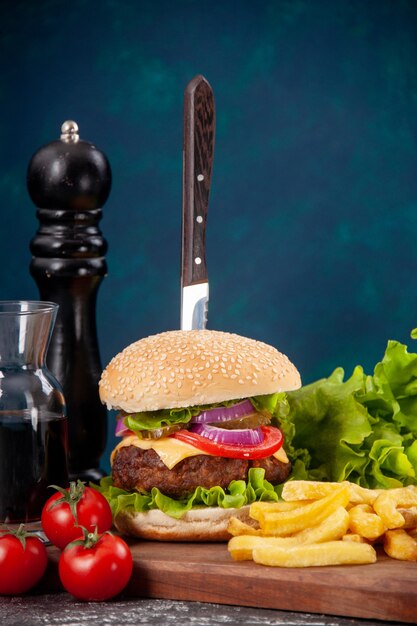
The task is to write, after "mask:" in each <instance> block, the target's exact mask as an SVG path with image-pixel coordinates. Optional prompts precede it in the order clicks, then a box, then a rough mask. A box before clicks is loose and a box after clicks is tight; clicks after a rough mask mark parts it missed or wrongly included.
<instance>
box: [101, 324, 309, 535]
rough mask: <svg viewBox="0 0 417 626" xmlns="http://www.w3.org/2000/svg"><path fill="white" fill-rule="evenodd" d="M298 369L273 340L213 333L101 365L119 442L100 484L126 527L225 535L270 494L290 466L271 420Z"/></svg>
mask: <svg viewBox="0 0 417 626" xmlns="http://www.w3.org/2000/svg"><path fill="white" fill-rule="evenodd" d="M300 385H301V380H300V375H299V373H298V371H297V369H296V367H295V366H294V365H293V364H292V363H291V361H290V360H289V359H288V357H287V356H285V355H284V354H282V353H280V352H278V350H276V349H275V348H274V347H272V346H270V345H268V344H266V343H263V342H260V341H257V340H254V339H249V338H247V337H242V336H240V335H236V334H232V333H226V332H220V331H215V330H187V331H168V332H163V333H160V334H156V335H152V336H150V337H146V338H144V339H140V340H139V341H136V342H135V343H132V344H131V345H129V346H128V347H127V348H125V349H124V350H123V351H122V352H120V353H119V354H117V355H116V356H115V357H114V358H113V359H112V360H111V361H110V363H109V364H108V366H107V367H106V369H105V370H104V372H103V374H102V376H101V380H100V384H99V392H100V398H101V400H102V402H103V403H105V404H106V405H107V407H108V408H109V409H116V410H117V411H118V414H117V422H116V430H115V432H116V435H117V436H118V437H120V439H121V440H120V442H119V443H118V444H117V445H116V447H115V449H114V450H113V452H112V454H111V468H112V471H111V477H110V478H109V479H108V481H107V482H106V480H104V483H103V482H102V487H101V488H102V490H103V492H104V494H105V495H106V497H107V498H108V499H109V501H110V504H111V506H112V510H113V514H114V523H115V526H116V527H117V528H118V530H119V531H120V532H122V533H123V534H128V535H133V536H136V537H142V538H146V539H154V540H166V541H225V540H227V539H228V538H229V536H230V535H229V533H228V532H227V525H228V521H229V519H230V517H231V516H235V517H238V518H240V519H242V520H244V521H247V520H248V509H249V505H250V504H251V502H253V501H255V500H277V499H278V495H277V485H279V484H281V483H283V482H284V481H285V480H286V479H287V478H288V476H289V475H290V472H291V463H290V462H289V460H288V457H287V455H286V453H285V446H284V440H283V439H284V438H283V434H282V432H281V430H280V429H279V424H277V423H276V421H275V420H274V415H275V414H276V407H277V405H278V404H280V403H281V404H282V403H285V401H286V399H285V392H286V391H289V390H294V389H297V388H299V387H300Z"/></svg>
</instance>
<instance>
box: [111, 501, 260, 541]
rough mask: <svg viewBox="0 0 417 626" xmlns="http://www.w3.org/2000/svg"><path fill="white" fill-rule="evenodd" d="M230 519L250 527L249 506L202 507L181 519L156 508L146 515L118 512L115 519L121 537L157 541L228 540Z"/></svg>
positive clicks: (188, 512) (251, 521)
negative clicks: (238, 507) (233, 518)
mask: <svg viewBox="0 0 417 626" xmlns="http://www.w3.org/2000/svg"><path fill="white" fill-rule="evenodd" d="M231 517H237V518H238V519H240V520H241V521H242V522H245V523H246V524H253V520H252V519H251V518H250V517H249V505H246V506H243V507H242V508H240V509H221V508H219V507H201V508H195V509H191V510H190V511H187V513H185V515H184V516H183V517H182V518H181V519H174V518H173V517H170V516H169V515H166V514H165V513H163V512H162V511H160V510H158V509H152V510H150V511H146V512H145V513H137V512H133V511H128V510H127V511H121V512H120V513H118V515H117V516H116V518H115V520H114V524H115V526H116V528H117V529H118V531H119V532H120V533H122V534H123V535H129V536H131V537H140V538H142V539H152V540H157V541H227V540H228V539H230V537H231V535H230V533H229V532H228V530H227V526H228V524H229V520H230V518H231Z"/></svg>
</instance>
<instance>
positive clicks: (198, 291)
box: [181, 74, 216, 330]
mask: <svg viewBox="0 0 417 626" xmlns="http://www.w3.org/2000/svg"><path fill="white" fill-rule="evenodd" d="M215 127H216V113H215V105H214V95H213V91H212V89H211V87H210V84H209V83H208V81H207V80H206V79H205V78H204V76H202V75H200V74H199V75H197V76H195V77H194V78H193V79H192V80H191V81H190V82H189V83H188V85H187V87H186V88H185V91H184V139H183V197H182V242H181V329H182V330H193V329H204V328H205V327H206V323H207V310H208V301H209V282H208V273H207V263H206V249H205V248H206V223H207V212H208V202H209V194H210V185H211V173H212V167H213V156H214V136H215Z"/></svg>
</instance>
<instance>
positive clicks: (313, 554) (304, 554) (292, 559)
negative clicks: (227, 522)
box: [253, 541, 376, 567]
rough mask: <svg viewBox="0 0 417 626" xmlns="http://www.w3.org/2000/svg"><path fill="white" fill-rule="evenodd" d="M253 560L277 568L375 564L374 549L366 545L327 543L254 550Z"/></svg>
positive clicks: (342, 542)
mask: <svg viewBox="0 0 417 626" xmlns="http://www.w3.org/2000/svg"><path fill="white" fill-rule="evenodd" d="M253 560H254V561H255V563H261V564H262V565H275V566H277V567H313V566H315V567H317V566H322V565H346V564H349V565H361V564H364V563H375V561H376V552H375V549H374V548H373V547H372V546H371V545H369V544H368V543H357V542H352V543H348V542H346V541H328V542H326V543H310V544H308V545H306V546H296V547H293V548H288V549H285V548H280V547H278V548H274V549H271V548H255V550H254V551H253Z"/></svg>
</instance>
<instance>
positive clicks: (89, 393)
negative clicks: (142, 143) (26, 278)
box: [27, 120, 111, 480]
mask: <svg viewBox="0 0 417 626" xmlns="http://www.w3.org/2000/svg"><path fill="white" fill-rule="evenodd" d="M27 187H28V191H29V195H30V197H31V199H32V201H33V202H34V204H35V205H36V206H37V207H38V209H37V218H38V220H39V228H38V231H37V232H36V235H35V237H34V238H33V239H32V241H31V243H30V250H31V253H32V261H31V264H30V272H31V275H32V276H33V278H34V280H35V281H36V283H37V285H38V288H39V292H40V297H41V299H42V300H49V301H52V302H56V303H57V304H59V311H58V317H57V322H56V325H55V331H54V334H53V336H52V339H51V344H50V347H49V351H48V367H49V369H50V370H51V371H52V372H53V374H54V375H55V377H56V378H57V379H58V381H59V382H60V383H61V385H62V388H63V392H64V396H65V400H66V404H67V409H68V425H69V469H70V478H71V479H75V478H80V479H82V480H98V479H99V478H100V477H101V476H102V475H103V472H102V471H101V470H100V458H101V456H102V454H103V452H104V450H105V446H106V438H107V411H106V408H105V407H104V406H103V405H102V403H101V402H100V398H99V395H98V381H99V379H100V375H101V370H102V367H101V361H100V353H99V346H98V338H97V328H96V300H97V291H98V288H99V286H100V284H101V282H102V280H103V278H104V276H105V275H106V274H107V264H106V259H105V254H106V252H107V242H106V240H105V239H104V238H103V236H102V233H101V231H100V229H99V226H98V224H99V221H100V219H101V217H102V209H101V207H102V206H103V204H104V203H105V202H106V200H107V198H108V196H109V193H110V189H111V168H110V164H109V162H108V160H107V157H106V156H105V155H104V154H103V152H101V151H100V150H98V148H96V146H95V145H93V144H91V143H89V142H87V141H83V140H82V139H80V136H79V132H78V124H77V123H76V122H74V121H72V120H68V121H66V122H64V123H63V124H62V126H61V136H60V139H59V140H56V141H52V142H51V143H49V144H46V145H45V146H43V147H41V148H40V149H39V150H38V151H37V152H36V153H35V154H34V155H33V157H32V159H31V161H30V163H29V167H28V173H27Z"/></svg>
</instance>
